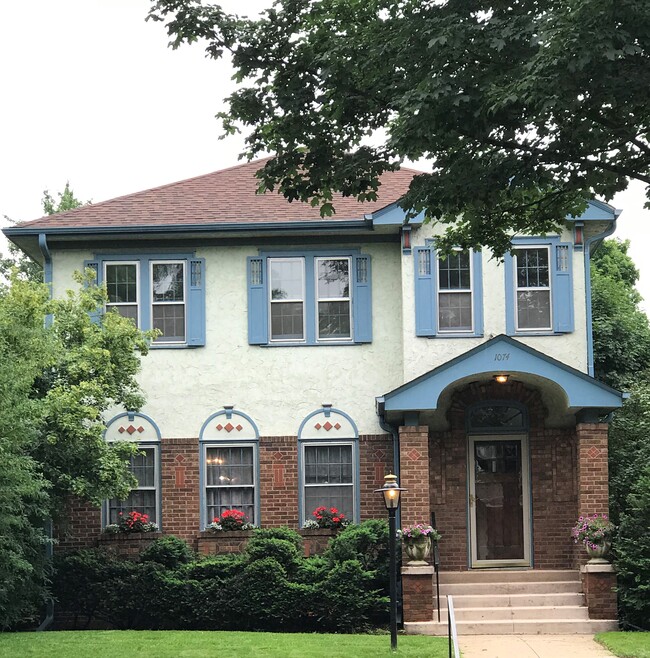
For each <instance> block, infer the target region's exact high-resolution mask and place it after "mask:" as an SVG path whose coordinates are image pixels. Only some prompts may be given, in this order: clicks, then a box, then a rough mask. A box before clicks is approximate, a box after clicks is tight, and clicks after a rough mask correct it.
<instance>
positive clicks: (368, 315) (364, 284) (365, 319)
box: [352, 254, 372, 343]
mask: <svg viewBox="0 0 650 658" xmlns="http://www.w3.org/2000/svg"><path fill="white" fill-rule="evenodd" d="M353 266H354V269H353V272H352V279H353V284H354V292H353V293H352V295H353V296H352V313H353V319H354V342H355V343H371V342H372V275H371V271H370V256H369V255H367V254H364V255H362V256H355V257H354V263H353Z"/></svg>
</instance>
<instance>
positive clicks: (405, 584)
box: [402, 566, 433, 624]
mask: <svg viewBox="0 0 650 658" xmlns="http://www.w3.org/2000/svg"><path fill="white" fill-rule="evenodd" d="M402 611H403V615H404V622H405V623H407V624H408V623H409V622H417V621H431V620H432V619H433V567H409V566H406V567H402Z"/></svg>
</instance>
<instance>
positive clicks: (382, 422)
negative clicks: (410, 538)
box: [376, 398, 402, 527]
mask: <svg viewBox="0 0 650 658" xmlns="http://www.w3.org/2000/svg"><path fill="white" fill-rule="evenodd" d="M376 409H377V416H379V427H381V429H383V430H384V431H385V432H388V433H389V434H390V435H391V436H392V437H393V473H395V475H397V479H398V481H399V477H400V459H399V432H398V430H397V428H396V427H393V426H392V425H391V424H390V423H389V422H388V421H387V420H386V414H385V411H384V398H377V407H376ZM401 515H402V509H401V507H399V508H398V509H397V514H396V516H397V525H398V526H399V527H401V525H402V518H401Z"/></svg>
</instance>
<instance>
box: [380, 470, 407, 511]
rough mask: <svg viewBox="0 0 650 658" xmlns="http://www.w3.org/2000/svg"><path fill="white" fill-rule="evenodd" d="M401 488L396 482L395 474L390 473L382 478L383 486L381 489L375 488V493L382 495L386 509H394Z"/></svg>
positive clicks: (396, 506) (397, 502)
mask: <svg viewBox="0 0 650 658" xmlns="http://www.w3.org/2000/svg"><path fill="white" fill-rule="evenodd" d="M402 491H406V489H402V487H400V486H399V484H398V483H397V476H396V475H393V474H392V473H391V474H389V475H387V476H386V477H385V478H384V486H383V487H382V488H381V489H375V493H381V494H382V495H383V496H384V505H386V509H387V510H395V509H397V508H398V507H399V498H400V494H401V493H402Z"/></svg>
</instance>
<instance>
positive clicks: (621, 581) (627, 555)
mask: <svg viewBox="0 0 650 658" xmlns="http://www.w3.org/2000/svg"><path fill="white" fill-rule="evenodd" d="M648 528H650V466H647V465H646V467H645V469H644V471H643V474H642V475H641V477H639V479H638V481H637V483H636V485H635V486H634V487H633V488H632V492H631V493H630V494H629V495H628V497H627V500H626V505H625V508H624V511H621V515H620V522H619V528H618V536H617V540H616V555H615V564H616V570H617V572H618V592H619V606H620V612H621V618H622V620H623V622H624V623H627V624H630V625H633V626H637V627H640V628H643V629H645V630H650V541H648Z"/></svg>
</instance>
